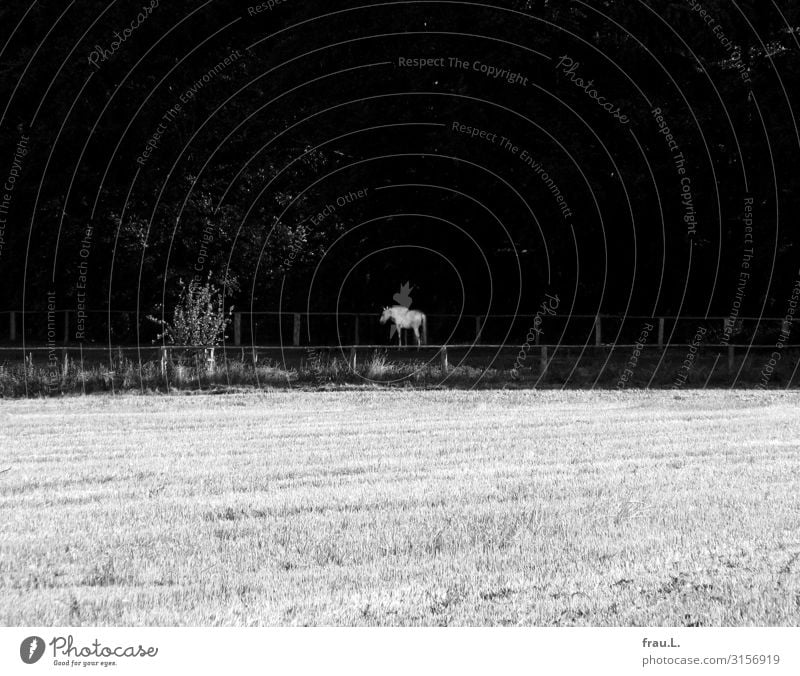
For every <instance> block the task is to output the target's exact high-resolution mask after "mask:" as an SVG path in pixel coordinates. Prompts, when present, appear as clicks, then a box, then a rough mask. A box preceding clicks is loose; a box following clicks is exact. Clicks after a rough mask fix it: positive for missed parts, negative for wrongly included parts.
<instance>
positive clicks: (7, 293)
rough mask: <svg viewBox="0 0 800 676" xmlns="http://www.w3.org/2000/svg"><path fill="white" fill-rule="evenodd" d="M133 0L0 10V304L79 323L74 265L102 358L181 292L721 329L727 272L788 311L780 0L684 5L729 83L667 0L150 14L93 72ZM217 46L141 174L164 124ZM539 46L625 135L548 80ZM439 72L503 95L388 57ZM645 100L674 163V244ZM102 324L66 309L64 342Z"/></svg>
mask: <svg viewBox="0 0 800 676" xmlns="http://www.w3.org/2000/svg"><path fill="white" fill-rule="evenodd" d="M142 4H144V3H138V2H111V3H106V2H91V1H83V2H79V3H75V4H73V5H69V6H67V5H64V4H63V3H58V2H42V3H37V4H36V5H35V6H33V7H32V8H30V6H29V4H28V3H27V2H16V1H12V2H3V3H2V5H0V50H2V53H1V56H0V87H1V88H2V92H3V97H2V99H0V114H2V121H1V122H0V180H2V181H5V179H6V177H7V176H8V175H9V172H10V171H11V167H12V163H13V161H14V155H15V150H16V147H17V144H18V142H19V141H20V138H21V137H22V135H26V136H28V137H29V142H28V150H29V152H28V154H27V155H26V156H25V157H24V158H23V159H22V162H21V164H22V170H21V175H20V177H19V178H18V180H17V182H16V184H15V189H14V191H13V195H12V200H11V208H10V213H9V214H8V218H7V220H8V222H7V224H6V229H5V232H4V239H5V242H4V244H3V245H2V250H1V251H0V310H44V309H45V308H46V306H47V293H48V291H49V290H54V291H55V293H56V305H57V307H58V308H59V309H67V310H76V309H77V308H78V302H79V297H78V293H79V289H78V280H79V277H80V274H79V273H80V270H79V266H80V264H81V262H82V261H85V263H86V267H85V268H84V270H85V271H87V275H86V279H87V284H86V297H85V303H86V306H87V307H88V308H89V309H92V310H98V311H105V310H109V309H110V310H113V311H118V310H120V311H121V310H126V311H132V314H131V315H130V316H129V317H128V318H127V319H126V320H125V321H122V320H120V319H119V318H118V319H117V320H115V321H116V324H115V326H114V328H113V332H112V333H113V334H114V335H113V336H111V338H112V339H118V340H120V341H123V340H128V339H130V337H131V335H132V334H131V331H132V328H131V327H132V326H135V325H136V324H141V325H142V326H143V327H149V328H147V329H145V331H144V334H142V336H141V337H145V338H147V339H148V342H149V340H150V339H151V338H152V336H151V335H150V333H155V331H156V329H155V326H154V325H148V324H147V323H146V322H143V316H144V315H145V314H148V313H154V312H157V311H158V307H159V305H160V304H162V303H163V305H164V307H166V308H169V307H170V306H171V304H172V303H173V302H174V299H175V297H176V294H177V292H178V289H179V287H178V280H179V279H181V278H183V279H188V278H189V277H191V276H192V275H194V274H199V275H200V276H201V277H202V278H203V279H206V278H207V276H208V275H210V276H211V278H212V280H213V281H214V282H215V283H217V284H219V285H223V286H225V288H226V293H227V302H228V303H229V304H232V305H235V306H236V307H237V308H238V309H241V310H245V311H247V310H251V309H252V310H257V311H261V310H278V309H285V310H290V311H300V310H303V311H305V310H306V309H310V310H312V311H314V312H336V311H345V312H356V311H360V312H373V311H374V312H376V313H377V312H378V311H379V310H380V308H381V307H382V306H384V305H387V304H391V303H392V296H393V294H395V293H397V292H398V291H399V288H400V284H401V283H403V282H405V281H407V280H408V281H410V282H411V284H412V286H413V287H414V289H413V291H412V293H411V296H412V298H413V301H414V302H413V307H418V308H420V309H424V310H425V311H426V312H428V313H431V314H437V313H438V314H443V313H458V312H460V311H462V308H463V311H464V312H466V313H500V314H503V313H516V312H520V313H532V312H535V309H536V307H537V306H538V305H539V304H540V303H541V301H542V299H543V297H544V294H545V293H547V292H550V293H554V294H558V295H559V297H560V299H561V301H562V304H561V308H560V311H561V312H563V313H577V314H594V313H598V312H599V313H604V314H636V315H642V316H651V315H659V314H667V315H681V316H685V315H692V316H695V315H696V316H706V315H709V314H711V315H719V316H723V317H724V316H728V315H729V313H730V312H731V308H732V306H733V303H734V302H735V301H736V299H737V283H739V282H740V280H741V278H740V273H741V272H743V271H745V270H746V271H747V272H748V273H749V274H750V277H749V278H747V282H746V285H745V287H744V293H743V295H742V296H741V299H740V300H741V303H742V305H741V310H740V312H741V314H742V315H749V316H755V317H758V316H761V315H762V314H763V315H768V316H783V315H784V314H785V312H786V305H787V302H788V300H789V298H790V296H791V291H792V287H793V285H794V283H795V280H796V279H797V276H798V272H797V271H798V267H800V261H799V260H798V256H797V252H796V244H795V242H796V240H797V220H798V215H800V214H799V213H798V212H799V205H798V195H800V191H799V190H798V187H799V186H798V183H799V182H800V172H798V170H797V166H798V163H797V153H798V147H799V143H798V141H799V140H800V138H799V137H798V129H797V120H796V119H795V116H794V114H793V105H794V98H795V97H796V92H797V90H798V88H797V84H798V59H797V55H798V41H797V40H798V39H797V35H796V31H795V29H794V28H791V27H795V26H797V25H798V18H799V17H798V15H800V8H798V7H797V3H794V2H788V1H787V0H781V1H776V2H771V1H770V2H763V1H759V2H729V1H725V2H719V1H714V0H708V1H706V2H704V3H703V5H702V6H703V8H704V9H706V10H707V11H708V16H709V17H712V18H713V21H714V24H713V25H714V26H720V27H721V30H722V31H723V32H724V33H725V36H726V37H727V38H730V39H732V40H733V43H735V44H736V45H737V46H738V48H739V54H740V58H741V63H742V65H743V67H744V68H745V69H746V72H747V76H748V77H747V79H744V78H743V77H742V76H741V71H740V70H739V69H737V68H736V67H734V66H735V65H736V64H735V63H734V62H732V61H731V60H730V58H729V56H730V53H729V52H728V51H726V49H725V48H724V46H723V44H722V43H721V42H720V40H719V39H718V37H717V35H716V34H714V33H713V32H712V27H713V26H708V25H707V24H706V23H705V21H704V20H703V18H702V17H701V16H700V15H699V13H698V12H695V11H692V3H691V2H686V1H684V2H642V1H639V0H629V1H625V2H616V1H612V0H608V1H605V2H545V1H539V2H535V1H531V2H497V3H492V4H493V5H494V6H490V5H488V4H487V5H484V4H481V3H466V2H464V3H460V2H449V3H444V2H419V3H417V2H403V3H377V4H371V5H370V6H369V7H365V8H359V9H353V10H352V11H345V10H348V9H349V8H357V7H359V6H360V5H362V4H363V5H367V4H370V3H357V2H337V3H335V4H331V3H327V2H306V1H303V0H286V1H285V2H283V3H281V4H278V5H277V6H275V7H274V8H272V9H269V8H265V9H263V11H261V12H259V13H256V14H255V15H252V16H251V11H249V10H248V7H250V8H253V7H254V6H255V4H252V3H233V2H221V1H211V2H200V1H195V2H184V1H179V0H171V1H170V2H166V1H163V0H162V2H161V4H160V5H159V6H158V7H156V8H155V9H154V10H153V13H152V16H150V17H149V18H148V19H147V20H146V21H145V22H144V23H143V24H142V25H141V26H140V27H138V28H137V29H136V30H135V31H133V33H132V34H131V36H130V37H129V38H128V39H127V40H125V41H124V42H123V43H122V44H121V46H120V48H119V49H118V50H117V51H116V52H115V53H114V54H113V55H111V56H109V58H108V59H107V60H105V61H100V62H99V63H98V66H99V67H95V66H93V65H92V64H90V63H89V61H88V57H89V54H90V53H91V52H92V50H93V49H95V45H100V46H102V47H104V48H106V49H109V48H110V44H111V42H112V41H113V40H114V39H115V38H114V32H115V31H117V32H121V31H122V30H123V29H124V28H125V27H128V26H130V25H131V22H132V21H134V20H135V19H136V15H137V13H138V12H139V11H141V6H142ZM235 50H239V51H240V52H241V54H242V56H241V58H239V59H237V60H236V61H235V62H234V63H232V64H231V65H229V66H228V67H226V68H224V69H222V70H221V71H220V72H219V73H218V74H217V75H216V76H214V77H212V78H211V79H209V81H208V82H207V83H205V84H204V85H203V86H202V88H201V89H200V90H199V91H198V93H197V94H196V96H194V97H193V98H192V100H191V101H189V102H188V103H186V104H182V109H181V111H180V113H179V114H178V115H177V116H176V117H175V119H174V120H172V121H171V122H169V123H167V124H166V129H165V131H164V134H163V136H162V138H161V141H160V144H159V146H158V147H157V148H156V149H155V150H154V151H153V152H152V154H151V156H150V159H149V161H148V162H147V163H146V164H145V166H140V165H139V164H138V163H137V157H139V156H140V155H141V154H142V152H143V151H144V150H145V148H146V144H147V142H148V139H150V138H151V137H152V136H153V135H154V134H155V133H156V130H157V128H158V126H159V122H160V121H161V120H162V116H163V115H164V114H165V113H166V112H167V111H168V110H169V109H170V108H171V107H172V106H174V105H175V104H176V103H180V99H179V97H180V96H181V94H182V93H184V92H186V91H187V90H188V89H189V88H190V87H192V85H193V83H195V82H197V81H198V80H199V79H201V78H202V77H203V75H204V74H205V73H207V72H209V71H210V70H211V69H213V68H214V67H215V66H216V65H217V64H218V63H220V62H221V61H223V59H225V57H227V56H228V55H230V54H231V53H232V52H234V51H235ZM536 52H538V53H539V54H537V53H536ZM562 55H569V57H570V58H572V59H573V60H575V61H578V62H580V68H579V71H578V72H577V75H579V76H581V77H583V78H584V79H585V80H588V79H593V80H594V82H595V87H596V88H597V90H598V91H599V92H600V94H602V95H604V96H606V97H607V98H608V99H609V100H610V101H613V102H614V104H615V105H618V106H619V107H620V109H621V111H623V112H624V113H625V114H626V115H627V116H628V117H629V118H630V122H629V124H627V125H622V124H620V123H619V121H618V120H615V119H614V118H613V117H612V116H611V115H609V114H608V113H607V112H606V111H604V110H603V109H601V108H600V107H599V106H598V105H597V103H596V102H595V101H593V100H592V99H590V98H589V97H588V96H587V95H586V94H585V93H584V92H582V91H580V90H579V89H577V87H576V86H575V85H574V84H573V83H572V82H570V81H569V79H568V78H567V77H566V76H565V75H564V74H563V72H561V71H559V69H557V68H556V67H555V65H556V63H557V61H558V59H559V58H560V57H561V56H562ZM442 56H443V57H458V58H459V59H462V60H465V61H467V62H469V63H470V64H471V63H472V62H474V61H476V60H479V61H481V62H483V63H486V64H490V65H493V66H496V67H500V68H508V69H510V70H512V71H516V72H519V73H521V74H522V75H523V76H525V77H527V78H528V84H527V86H524V85H521V84H508V83H507V82H505V81H503V80H499V79H498V80H493V79H491V78H488V77H487V76H485V75H483V74H481V73H478V72H474V71H472V70H459V69H454V68H449V67H448V68H439V67H431V68H425V69H411V68H402V67H399V66H398V58H399V57H404V58H416V57H442ZM548 57H549V58H548ZM653 107H659V108H661V109H662V110H663V113H664V115H665V118H666V120H667V122H668V124H669V126H670V128H671V130H672V132H673V134H674V135H675V138H676V141H677V142H678V143H679V145H680V149H681V151H682V152H683V154H684V156H685V159H686V169H687V176H689V177H690V179H691V189H692V200H693V206H694V208H695V210H696V219H697V227H696V232H695V233H694V235H693V236H692V235H691V234H690V233H689V232H688V230H687V227H686V224H685V223H684V222H683V220H682V219H683V215H684V213H685V208H684V205H683V204H682V203H681V185H680V183H679V177H678V175H677V173H676V171H675V168H674V165H673V158H672V156H671V154H670V153H669V151H668V148H667V144H666V141H665V140H664V138H663V137H662V136H661V135H659V134H658V133H657V132H658V127H657V124H656V122H655V120H654V117H653V115H652V113H651V110H652V108H653ZM454 121H458V122H461V123H463V124H467V125H470V126H473V127H479V128H481V129H485V130H487V131H490V132H495V133H497V134H498V136H506V137H508V138H509V139H512V140H513V141H514V142H515V143H516V144H517V145H518V146H519V147H520V148H524V149H526V150H527V151H528V152H529V153H530V154H531V155H532V156H533V157H535V158H536V160H537V161H539V162H541V164H542V165H543V166H544V167H545V170H546V171H547V172H548V174H549V175H550V176H551V177H552V178H553V179H554V181H555V182H556V184H557V185H558V187H559V189H560V191H561V193H562V194H563V196H564V198H565V199H566V201H567V202H568V203H569V205H570V208H571V211H572V213H573V215H572V217H571V218H569V219H565V218H564V216H563V215H562V213H561V211H560V209H559V208H558V203H557V202H556V200H555V198H554V197H553V195H552V194H551V193H550V191H549V190H548V188H547V186H546V185H545V184H544V183H543V181H542V180H541V178H540V177H538V176H537V175H536V174H535V173H534V172H533V171H532V170H531V169H530V168H529V167H526V166H525V164H524V163H523V162H522V161H521V160H520V159H519V157H515V156H514V155H512V154H511V153H509V152H508V151H506V150H504V149H502V148H500V147H499V146H498V145H496V144H492V143H489V142H487V141H484V140H480V139H471V138H468V137H467V136H465V135H463V134H458V133H456V132H454V131H453V130H452V124H453V122H454ZM359 190H367V195H366V197H364V198H362V199H357V200H354V201H353V202H352V203H350V204H347V205H345V206H342V207H337V209H336V210H335V212H333V213H330V214H329V215H328V216H327V217H326V218H324V219H322V220H321V221H320V222H318V223H317V224H315V223H314V222H313V220H312V218H313V219H315V220H316V214H318V213H320V212H321V211H322V210H323V209H324V207H325V206H326V205H327V204H331V203H335V201H336V199H337V197H339V196H342V195H347V194H348V193H350V192H358V191H359ZM748 197H751V198H752V199H753V216H754V221H753V238H752V248H753V258H752V261H750V267H749V268H746V267H743V261H744V260H747V259H746V258H744V254H745V253H746V249H748V248H749V247H750V246H751V244H750V243H748V242H747V241H746V240H745V226H744V222H743V215H744V201H745V199H746V198H748ZM204 231H205V232H206V233H207V234H210V236H211V237H213V239H211V240H210V241H209V242H208V244H207V246H206V247H205V248H206V249H207V252H206V255H205V259H204V260H202V259H203V256H202V254H203V251H202V247H203V232H204ZM87 232H88V233H89V235H90V237H89V238H88V245H87V244H86V243H84V244H83V245H82V244H81V242H82V240H84V241H85V242H86V241H87V237H86V235H87ZM82 251H83V256H82V253H81V252H82ZM198 267H199V269H198ZM740 291H741V289H740ZM137 312H138V316H137V314H136V313H137ZM29 321H30V322H33V321H34V320H33V319H31V320H29ZM105 321H106V319H105V317H104V316H102V315H93V316H92V317H91V318H90V322H89V325H87V340H91V339H92V338H93V337H94V338H96V337H99V338H105V337H106V335H107V326H106V324H105ZM126 322H127V323H126ZM148 331H149V332H150V333H148Z"/></svg>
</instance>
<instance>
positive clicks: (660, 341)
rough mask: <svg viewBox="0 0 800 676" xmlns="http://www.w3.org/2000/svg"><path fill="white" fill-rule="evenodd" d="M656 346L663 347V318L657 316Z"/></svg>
mask: <svg viewBox="0 0 800 676" xmlns="http://www.w3.org/2000/svg"><path fill="white" fill-rule="evenodd" d="M658 346H659V347H664V318H663V317H659V318H658Z"/></svg>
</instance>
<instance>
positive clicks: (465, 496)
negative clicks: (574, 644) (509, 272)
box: [0, 389, 800, 626]
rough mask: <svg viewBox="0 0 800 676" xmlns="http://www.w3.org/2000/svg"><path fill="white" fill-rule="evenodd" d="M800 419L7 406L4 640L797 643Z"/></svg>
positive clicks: (234, 400)
mask: <svg viewBox="0 0 800 676" xmlns="http://www.w3.org/2000/svg"><path fill="white" fill-rule="evenodd" d="M799 411H800V395H799V394H795V393H791V394H785V393H784V394H780V393H764V392H730V391H706V392H701V391H691V392H689V391H687V392H683V393H680V394H676V393H675V392H669V391H664V392H625V393H618V392H558V391H543V392H542V391H539V392H536V391H528V392H502V391H484V392H466V391H460V392H453V391H450V392H443V391H441V392H437V391H428V392H419V391H412V390H404V389H396V390H387V391H350V392H336V393H325V392H317V393H314V392H298V391H295V392H291V391H289V392H287V391H282V392H274V393H269V392H266V393H259V394H255V393H251V394H248V395H224V396H209V395H203V396H147V397H137V396H124V397H116V398H114V397H109V396H91V397H84V398H79V397H76V398H62V399H49V400H35V401H34V400H16V401H3V402H0V458H1V459H0V471H2V470H5V469H6V468H8V471H5V472H2V473H0V510H2V512H1V513H0V623H2V624H4V625H117V624H120V625H251V624H259V625H261V624H268V625H295V624H313V625H318V624H326V625H387V624H388V625H443V624H454V625H463V624H471V625H505V624H510V625H516V624H520V625H679V626H683V625H690V626H702V625H791V626H797V625H800V497H799V496H800V416H798V412H799Z"/></svg>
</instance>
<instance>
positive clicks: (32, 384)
mask: <svg viewBox="0 0 800 676" xmlns="http://www.w3.org/2000/svg"><path fill="white" fill-rule="evenodd" d="M750 362H751V363H748V364H747V365H746V366H747V368H742V371H741V374H739V375H738V378H737V381H736V382H737V386H740V387H747V386H753V385H756V384H757V383H758V372H757V369H758V367H759V365H760V362H759V361H758V360H757V359H756V358H755V357H751V358H750ZM792 365H793V364H792V363H790V362H789V360H787V363H786V364H785V366H786V368H787V369H788V370H787V372H786V373H782V372H779V371H777V370H776V372H775V373H774V374H773V377H772V380H771V381H770V383H769V386H770V387H775V388H785V387H786V386H787V385H788V384H789V381H790V379H791V370H792V369H791V367H792ZM506 366H507V365H506ZM656 366H657V364H656V362H655V361H653V363H651V364H648V363H642V364H640V366H639V368H638V370H637V373H636V376H635V378H633V379H631V381H630V382H629V383H628V384H627V387H628V388H643V387H654V388H671V387H672V386H673V383H674V375H675V373H676V372H677V368H678V366H679V362H677V361H675V360H665V361H664V362H662V363H660V364H658V371H657V373H656V377H654V378H653V377H652V374H653V372H654V371H655V370H656ZM601 369H602V373H600V371H601ZM624 369H625V364H622V363H618V360H615V361H611V362H609V363H607V364H605V363H604V362H603V361H601V360H600V359H591V358H587V359H582V360H581V362H580V365H579V366H577V367H576V364H575V362H574V359H572V358H562V359H558V360H552V361H551V362H550V363H549V364H548V366H547V368H546V370H545V371H544V372H542V369H541V365H539V364H537V365H535V366H533V367H532V368H523V369H520V370H519V373H516V374H512V370H511V368H510V367H502V366H501V367H496V368H495V367H493V368H488V369H487V368H482V367H479V366H476V365H464V364H455V365H453V366H452V367H451V368H449V369H448V370H447V371H445V370H444V369H443V368H442V366H441V364H440V363H439V361H438V360H437V359H434V360H430V361H425V360H423V359H411V360H405V361H391V360H390V359H389V358H388V357H387V354H386V353H385V352H379V351H375V352H373V353H372V354H370V355H364V356H361V358H360V359H358V360H357V361H356V363H355V366H354V365H353V364H352V363H351V362H350V360H349V359H347V358H346V357H345V356H344V355H342V354H339V353H336V354H317V355H315V357H314V359H306V360H302V361H298V362H296V363H295V364H294V365H286V364H283V363H281V362H278V361H276V360H270V359H266V360H265V359H260V360H257V361H254V360H252V359H245V358H242V359H221V360H219V361H217V362H216V363H215V364H213V365H209V364H208V363H207V362H206V361H205V360H204V359H203V358H202V357H199V356H198V355H193V354H190V353H186V354H181V355H176V356H175V358H174V359H173V360H172V361H169V362H167V363H166V364H163V365H162V363H161V362H159V361H144V362H140V361H138V360H134V359H131V358H129V357H126V356H125V355H124V354H123V353H122V352H121V351H120V352H119V353H118V354H116V355H114V356H113V357H112V358H110V359H109V361H108V362H105V363H98V362H94V363H89V364H87V363H81V362H79V361H77V360H75V359H74V358H71V357H70V356H69V355H67V356H65V357H64V358H63V360H59V361H58V362H57V363H54V364H52V365H45V364H42V363H38V364H37V363H34V362H33V360H32V359H26V360H25V362H24V363H19V362H16V363H8V362H6V363H0V397H4V398H12V397H47V396H60V395H65V394H90V393H94V392H109V393H119V392H136V391H138V392H141V393H151V392H152V393H156V392H163V393H169V392H174V391H206V390H214V391H220V390H236V389H244V388H250V389H264V388H267V389H273V388H288V387H300V388H323V389H325V388H331V387H352V386H361V387H379V386H394V387H408V386H412V387H422V388H431V387H436V388H439V387H444V388H456V389H462V388H472V387H476V386H477V387H480V388H504V389H505V388H508V389H531V388H551V387H558V388H561V387H569V388H587V387H605V388H609V389H616V388H617V384H618V381H619V378H620V375H621V374H622V373H623V371H624ZM736 372H738V368H737V370H736V371H735V372H733V373H731V372H728V370H727V369H726V368H720V367H716V368H715V367H714V364H712V363H711V362H709V363H701V362H698V364H697V365H696V367H695V369H694V370H693V371H692V373H691V375H690V378H689V380H688V381H687V382H686V384H685V385H684V387H686V388H697V387H701V388H702V387H706V386H711V387H720V386H722V387H728V386H730V384H731V382H732V379H733V377H734V375H735V373H736ZM598 373H600V376H599V377H598Z"/></svg>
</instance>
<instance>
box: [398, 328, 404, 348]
mask: <svg viewBox="0 0 800 676" xmlns="http://www.w3.org/2000/svg"><path fill="white" fill-rule="evenodd" d="M397 347H403V329H401V328H400V326H399V325H398V327H397Z"/></svg>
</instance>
